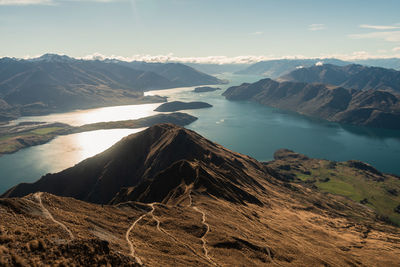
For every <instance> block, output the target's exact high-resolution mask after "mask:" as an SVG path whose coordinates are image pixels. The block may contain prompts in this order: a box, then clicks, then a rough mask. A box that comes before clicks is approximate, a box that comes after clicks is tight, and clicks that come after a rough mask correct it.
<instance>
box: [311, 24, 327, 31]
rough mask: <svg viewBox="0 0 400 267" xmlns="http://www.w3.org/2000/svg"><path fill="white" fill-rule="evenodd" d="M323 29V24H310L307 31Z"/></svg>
mask: <svg viewBox="0 0 400 267" xmlns="http://www.w3.org/2000/svg"><path fill="white" fill-rule="evenodd" d="M324 29H325V24H310V25H308V30H309V31H320V30H324Z"/></svg>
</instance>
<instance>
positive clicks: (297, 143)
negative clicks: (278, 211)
mask: <svg viewBox="0 0 400 267" xmlns="http://www.w3.org/2000/svg"><path fill="white" fill-rule="evenodd" d="M220 78H224V79H229V80H230V81H231V82H230V84H226V85H221V86H219V87H221V88H222V89H226V88H227V87H229V86H232V85H238V84H240V83H242V82H254V81H257V80H259V79H260V77H259V76H241V75H227V74H226V75H223V76H221V77H220ZM193 88H194V87H185V88H176V89H169V90H161V91H151V92H147V93H146V94H147V95H151V94H159V95H162V96H168V97H169V101H173V100H181V101H194V100H196V101H205V102H208V103H210V104H212V105H213V107H212V108H208V109H200V110H188V111H185V112H187V113H189V114H191V115H194V116H196V117H198V118H199V119H198V120H197V121H195V122H194V123H192V124H190V125H188V126H187V128H189V129H192V130H194V131H196V132H198V133H200V134H201V135H203V136H205V137H206V138H208V139H210V140H212V141H214V142H217V143H220V144H221V145H223V146H225V147H227V148H229V149H232V150H234V151H237V152H240V153H244V154H247V155H250V156H252V157H254V158H256V159H258V160H260V161H268V160H272V159H273V153H274V152H275V151H276V150H277V149H279V148H288V149H291V150H294V151H296V152H300V153H304V154H306V155H308V156H310V157H316V158H325V159H330V160H336V161H344V160H350V159H357V160H361V161H365V162H367V163H370V164H372V165H373V166H375V167H377V168H378V169H379V170H381V171H384V172H391V173H396V174H400V164H399V159H400V131H395V130H385V129H373V128H366V127H357V126H348V125H341V124H338V123H330V122H326V121H321V120H316V119H310V118H307V117H304V116H301V115H297V114H293V113H290V112H284V111H281V110H278V109H275V108H270V107H265V106H262V105H259V104H255V103H249V102H231V101H227V100H225V98H224V97H222V96H221V93H222V92H223V91H224V90H218V91H215V92H207V93H193V92H192V91H193ZM158 105H159V104H146V105H129V106H118V107H106V108H98V109H90V110H77V111H73V112H68V113H59V114H51V115H48V116H37V117H24V118H20V119H18V122H20V121H51V122H54V121H59V122H64V123H68V124H71V125H75V126H78V125H82V124H86V123H92V122H99V121H110V120H113V121H115V120H127V119H136V118H141V117H146V116H150V115H154V114H156V113H157V112H154V111H153V110H154V109H155V108H156V107H157V106H158ZM140 130H141V129H134V130H132V129H115V130H100V131H92V132H85V133H79V134H73V135H67V136H60V137H57V138H56V139H54V140H52V141H51V142H49V143H47V144H44V145H39V146H34V147H30V148H26V149H23V150H21V151H19V152H17V153H14V154H11V155H5V156H2V157H0V177H1V179H0V192H3V191H5V190H6V189H8V188H10V187H11V186H13V185H15V184H17V183H19V182H32V181H35V180H37V179H38V178H39V177H40V176H41V175H44V174H46V173H48V172H57V171H60V170H62V169H65V168H68V167H71V166H73V165H74V164H76V163H78V162H80V161H81V160H83V159H85V158H87V157H90V156H93V155H95V154H97V153H99V152H101V151H103V150H105V149H106V148H108V147H110V146H111V145H112V144H114V143H115V142H117V141H118V140H120V139H121V138H122V137H123V136H126V135H128V134H131V133H134V132H138V131H140Z"/></svg>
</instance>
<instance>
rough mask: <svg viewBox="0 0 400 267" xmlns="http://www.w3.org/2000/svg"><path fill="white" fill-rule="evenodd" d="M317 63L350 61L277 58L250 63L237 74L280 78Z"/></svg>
mask: <svg viewBox="0 0 400 267" xmlns="http://www.w3.org/2000/svg"><path fill="white" fill-rule="evenodd" d="M315 64H335V65H338V66H345V65H348V64H350V63H349V62H346V61H342V60H340V59H334V58H330V59H318V58H316V59H277V60H266V61H260V62H257V63H254V64H252V65H250V66H249V67H247V68H245V69H243V70H240V71H237V72H236V74H247V75H262V76H265V77H268V78H273V79H274V78H278V77H280V76H282V75H284V74H287V73H289V72H291V71H293V70H296V69H297V68H304V67H311V66H313V65H315Z"/></svg>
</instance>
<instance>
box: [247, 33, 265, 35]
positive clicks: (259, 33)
mask: <svg viewBox="0 0 400 267" xmlns="http://www.w3.org/2000/svg"><path fill="white" fill-rule="evenodd" d="M250 34H251V35H261V34H263V32H252V33H250Z"/></svg>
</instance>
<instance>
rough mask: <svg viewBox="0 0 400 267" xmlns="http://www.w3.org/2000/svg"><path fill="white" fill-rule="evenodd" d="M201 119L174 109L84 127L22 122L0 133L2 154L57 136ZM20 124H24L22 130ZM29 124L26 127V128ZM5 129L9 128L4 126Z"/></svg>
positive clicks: (182, 124)
mask: <svg viewBox="0 0 400 267" xmlns="http://www.w3.org/2000/svg"><path fill="white" fill-rule="evenodd" d="M195 120H197V117H194V116H191V115H189V114H187V113H181V112H174V113H169V114H157V115H153V116H148V117H144V118H140V119H135V120H122V121H109V122H97V123H90V124H85V125H82V126H71V125H68V124H64V123H57V122H56V123H50V124H44V125H43V124H39V125H38V124H28V125H27V126H28V127H26V125H24V124H22V125H21V124H18V125H16V127H14V128H16V129H15V130H16V131H13V129H10V131H9V132H6V131H4V130H3V133H1V132H0V157H1V156H3V155H6V154H13V153H15V152H17V151H19V150H21V149H24V148H27V147H31V146H36V145H42V144H45V143H47V142H49V141H51V140H53V139H54V138H56V137H57V136H61V135H69V134H76V133H83V132H90V131H96V130H110V129H137V128H143V127H150V126H152V125H154V124H158V123H173V124H177V125H180V126H186V125H188V124H190V123H192V122H194V121H195ZM18 126H20V127H22V129H21V128H20V129H19V130H18ZM24 126H25V127H24ZM4 128H5V127H4Z"/></svg>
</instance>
